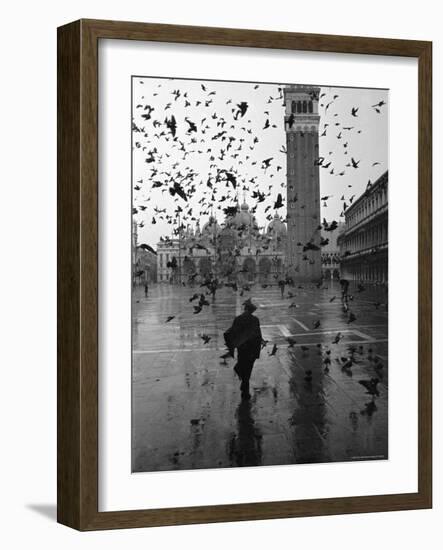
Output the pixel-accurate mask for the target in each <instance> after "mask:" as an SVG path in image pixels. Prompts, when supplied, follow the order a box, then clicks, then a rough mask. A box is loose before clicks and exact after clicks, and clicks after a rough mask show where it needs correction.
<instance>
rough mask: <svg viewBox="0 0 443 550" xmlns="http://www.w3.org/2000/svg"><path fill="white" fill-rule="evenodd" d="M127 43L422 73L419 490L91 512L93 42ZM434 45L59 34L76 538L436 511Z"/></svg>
mask: <svg viewBox="0 0 443 550" xmlns="http://www.w3.org/2000/svg"><path fill="white" fill-rule="evenodd" d="M100 39H124V40H140V41H160V42H172V43H183V44H206V45H223V46H240V47H249V48H273V49H283V50H304V51H311V52H336V53H346V54H371V55H380V56H405V57H414V58H417V59H418V67H419V75H418V88H419V108H418V112H419V120H418V135H419V144H418V151H419V165H418V183H419V199H418V214H419V251H418V254H419V261H418V265H419V305H418V307H419V335H418V336H419V349H418V369H419V373H418V374H419V376H418V404H419V414H418V438H419V440H418V491H417V492H416V493H409V494H385V495H376V496H358V497H345V498H323V499H314V500H294V501H281V502H254V503H248V504H230V505H217V506H196V507H185V508H166V509H147V510H135V511H133V510H131V511H124V510H122V511H117V512H99V511H98V477H99V476H98V298H97V296H98V267H97V263H98V221H97V212H98V183H97V182H98V124H97V116H98V41H99V40H100ZM431 78H432V44H431V42H423V41H415V40H393V39H382V38H364V37H351V36H332V35H313V34H298V33H287V32H269V31H258V30H240V29H225V28H207V27H190V26H176V25H158V24H147V23H133V22H118V21H99V20H80V21H76V22H73V23H70V24H68V25H65V26H62V27H60V28H59V29H58V175H57V177H58V432H57V434H58V454H57V464H58V481H57V487H58V521H59V522H60V523H62V524H65V525H68V526H70V527H73V528H75V529H79V530H82V531H86V530H96V529H113V528H133V527H147V526H160V525H178V524H191V523H209V522H224V521H240V520H255V519H273V518H289V517H300V516H318V515H331V514H345V513H364V512H376V511H390V510H408V509H419V508H430V507H431V506H432V418H431V410H432V402H431V398H432V391H431V388H432V374H431V344H432V342H431V329H432V327H431V317H432V306H431V300H432V289H431V284H432V279H431V278H432V275H431V273H432V223H431V222H432V220H431V206H432V189H431V184H432V181H431V180H432V172H431V171H432V103H431V101H432V80H431Z"/></svg>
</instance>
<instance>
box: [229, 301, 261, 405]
mask: <svg viewBox="0 0 443 550" xmlns="http://www.w3.org/2000/svg"><path fill="white" fill-rule="evenodd" d="M243 306H244V312H243V313H242V314H241V315H238V317H236V318H235V319H234V322H233V323H232V326H231V327H230V328H229V329H228V330H227V331H226V332H225V334H224V337H225V342H226V346H227V348H228V350H229V351H230V353H231V355H232V357H234V351H235V349H236V348H237V364H236V365H235V366H234V371H235V373H236V374H237V376H238V377H239V378H240V380H241V384H240V390H241V396H242V399H249V398H250V397H251V396H250V393H249V379H250V377H251V373H252V368H253V367H254V362H255V360H256V359H258V358H259V357H260V351H261V345H262V334H261V330H260V321H259V320H258V318H257V317H255V315H252V314H253V312H254V311H255V310H256V309H257V307H256V306H255V305H254V304H253V303H252V302H251V299H250V298H249V299H248V300H246V301H245V302H244V303H243Z"/></svg>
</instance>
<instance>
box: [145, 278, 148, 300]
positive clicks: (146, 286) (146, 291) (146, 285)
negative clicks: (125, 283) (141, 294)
mask: <svg viewBox="0 0 443 550" xmlns="http://www.w3.org/2000/svg"><path fill="white" fill-rule="evenodd" d="M148 290H149V288H148V281H146V282H145V298H147V297H148Z"/></svg>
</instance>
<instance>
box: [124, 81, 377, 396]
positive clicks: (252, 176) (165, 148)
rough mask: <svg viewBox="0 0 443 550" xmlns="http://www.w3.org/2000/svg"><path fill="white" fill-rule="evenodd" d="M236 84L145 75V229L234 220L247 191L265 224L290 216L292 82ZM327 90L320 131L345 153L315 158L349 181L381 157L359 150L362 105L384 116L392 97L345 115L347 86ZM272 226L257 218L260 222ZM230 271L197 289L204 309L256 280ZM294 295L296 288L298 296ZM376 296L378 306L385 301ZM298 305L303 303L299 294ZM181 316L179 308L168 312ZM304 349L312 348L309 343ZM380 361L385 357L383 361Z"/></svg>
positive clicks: (369, 386)
mask: <svg viewBox="0 0 443 550" xmlns="http://www.w3.org/2000/svg"><path fill="white" fill-rule="evenodd" d="M235 86H236V84H231V86H228V85H227V83H214V82H195V81H192V82H189V81H177V80H174V79H164V80H161V81H159V80H157V79H155V80H151V79H142V80H138V81H137V90H138V92H137V95H136V97H135V101H134V105H133V118H132V145H133V155H134V157H133V158H134V166H135V170H134V186H133V211H132V213H133V217H134V219H135V220H136V222H137V224H138V227H139V228H140V229H142V228H143V227H145V226H146V228H148V227H150V228H151V229H152V228H153V227H154V226H155V225H157V224H161V225H162V226H165V227H169V231H168V232H166V233H165V234H162V235H161V236H160V241H163V242H165V243H168V242H170V241H171V240H172V239H173V238H177V236H178V235H179V234H180V233H181V232H182V231H184V230H185V229H186V227H187V224H193V223H196V222H198V221H200V220H201V219H202V218H203V219H204V218H205V217H208V216H210V215H212V216H213V217H214V218H217V217H220V216H221V215H222V214H223V217H224V218H225V219H226V220H227V223H229V219H230V218H233V217H234V216H235V214H236V213H237V212H238V209H239V206H238V204H239V194H240V193H247V194H248V195H249V196H250V197H251V198H252V200H254V204H253V206H252V207H251V209H250V212H251V214H253V215H257V219H259V220H262V222H263V224H266V223H267V222H269V221H271V220H272V218H273V217H274V215H275V213H276V212H277V213H278V214H279V217H281V219H283V220H284V221H288V217H287V214H283V212H284V207H285V199H284V197H285V195H286V191H285V188H286V153H287V151H286V146H285V132H284V129H283V120H284V115H285V105H284V96H283V86H276V85H272V86H271V85H262V84H250V85H249V87H248V93H247V96H246V97H244V99H243V100H238V99H237V98H235V99H234V96H235V93H233V92H234V90H235ZM244 86H245V85H243V88H242V89H243V90H244V89H245V88H244ZM323 90H324V89H322V92H321V93H320V94H319V97H318V98H317V99H318V101H319V112H320V116H321V122H320V131H319V136H320V140H321V139H322V138H324V137H326V136H327V135H328V134H333V135H334V136H335V141H336V143H337V147H338V150H339V152H340V155H339V154H338V150H337V147H336V148H332V150H330V151H327V152H325V153H323V155H322V156H319V157H318V159H316V161H315V162H316V164H317V165H318V166H319V167H320V170H321V171H322V170H324V171H325V172H326V171H327V173H328V176H329V177H336V178H337V181H338V182H339V181H340V178H342V177H343V176H344V175H345V174H346V173H347V171H355V172H356V173H357V171H358V170H359V168H360V167H361V165H362V164H363V163H365V164H366V165H368V164H369V166H372V167H376V166H378V165H379V164H380V162H379V161H378V160H375V159H370V160H368V159H362V158H355V155H354V154H353V153H352V141H353V136H354V135H358V134H361V133H362V132H364V128H361V127H360V126H359V116H360V113H361V111H362V110H363V109H365V110H366V111H368V110H369V111H372V112H373V113H374V116H379V115H380V114H381V113H382V111H383V109H385V107H386V102H385V100H384V99H381V100H379V101H377V102H376V103H373V104H368V105H359V106H352V107H351V109H350V112H349V113H346V117H345V116H344V114H343V113H340V112H339V109H338V108H337V102H338V100H339V97H340V94H339V93H337V89H336V88H334V89H330V90H329V91H328V89H326V91H323ZM349 117H350V118H351V119H352V120H353V124H347V123H346V124H345V123H342V122H341V118H343V119H344V120H345V119H346V120H349ZM335 158H337V160H335ZM370 186H371V180H369V181H368V182H367V189H368V188H369V187H370ZM349 188H352V184H348V185H347V188H346V189H345V190H344V192H341V193H338V194H337V196H336V200H337V199H338V195H340V202H341V212H340V216H341V217H343V216H344V213H345V211H346V209H347V208H348V207H349V205H350V204H352V202H353V200H354V198H355V193H353V192H352V191H350V190H349ZM332 198H333V195H331V194H328V195H324V196H322V197H321V201H322V208H327V207H328V201H330V200H331V199H332ZM301 200H302V199H301ZM280 211H281V212H282V214H280ZM337 226H338V221H337V220H336V219H332V220H327V219H326V218H325V217H324V218H323V221H322V223H321V225H320V226H319V229H323V230H326V231H333V230H334V229H336V228H337ZM262 229H263V227H259V226H258V227H257V228H256V230H257V232H260V231H261V230H262ZM235 230H236V231H237V232H238V241H239V242H241V240H242V237H243V236H244V234H246V232H247V231H250V228H249V227H242V226H240V227H239V226H235ZM145 231H146V230H145ZM271 238H272V237H266V236H263V237H262V244H261V246H262V249H266V247H268V246H269V244H270V243H269V239H271ZM328 242H329V241H328V239H322V240H321V242H320V247H321V246H324V245H326V244H328ZM298 244H299V245H300V246H302V247H303V248H302V250H303V252H304V253H305V255H304V256H303V259H304V260H306V261H309V251H311V250H318V249H319V246H318V244H316V243H314V242H313V240H311V241H309V242H306V243H298ZM190 246H191V248H192V247H193V246H195V247H198V248H204V246H202V244H201V243H200V242H199V240H198V239H197V238H194V242H193V241H192V237H191V243H190ZM258 252H260V248H259V249H258ZM207 253H208V254H209V253H210V251H209V250H207ZM236 254H239V250H234V251H233V255H234V256H235V255H236ZM170 267H173V266H170ZM225 275H226V280H223V281H220V280H217V281H215V280H214V279H213V278H211V277H208V278H207V280H205V281H203V283H202V284H201V287H203V288H205V289H204V290H202V291H201V292H198V293H195V294H194V295H193V296H192V297H191V299H190V302H191V305H192V307H193V313H194V314H198V313H200V312H201V311H202V310H203V308H204V307H209V306H210V302H209V301H208V299H207V295H208V294H212V295H213V296H215V292H216V288H217V287H218V286H221V285H224V286H230V287H231V288H232V290H233V291H234V292H240V294H243V293H244V292H245V291H248V290H250V287H249V284H244V285H239V284H237V283H236V282H232V278H231V277H230V276H231V275H232V273H226V274H225ZM196 276H197V273H195V274H191V275H189V277H188V281H186V282H183V283H182V284H183V285H186V284H189V285H194V283H195V278H196ZM228 279H229V280H228ZM276 282H277V281H276ZM290 283H291V281H290V280H288V279H287V280H285V281H284V284H290ZM320 285H321V283H320ZM263 286H264V287H266V286H267V285H263ZM291 295H293V294H292V293H291V292H289V293H288V297H289V298H291ZM334 298H335V297H334ZM334 298H332V299H331V301H332V300H333V299H334ZM375 306H376V307H377V308H378V307H379V304H375ZM288 307H290V308H291V307H297V306H296V304H295V302H291V303H290V305H289V306H288ZM174 318H175V316H174V315H171V316H169V317H167V319H166V322H167V323H169V322H171V321H172V320H173V319H174ZM355 320H356V317H355V315H354V314H353V313H352V312H348V323H352V322H354V321H355ZM319 327H320V321H317V326H314V329H315V328H319ZM201 338H202V340H203V342H204V343H205V344H207V343H208V342H209V341H210V339H211V337H210V336H208V335H206V334H202V335H201ZM337 339H338V340H337ZM335 340H337V341H334V342H333V343H335V344H336V343H338V342H339V340H340V334H339V335H337V337H336V339H335ZM266 344H267V343H266ZM293 345H294V343H293V342H292V340H288V346H289V347H293ZM301 349H302V351H303V353H308V349H306V350H305V349H303V347H302V348H301ZM277 350H278V346H277V344H274V345H273V347H272V350H271V352H270V355H275V354H276V353H277ZM329 356H330V350H329V351H326V356H325V358H324V361H323V363H324V369H325V371H327V370H328V369H329V365H330V362H331V359H330V357H329ZM224 359H226V357H225V358H224ZM339 361H340V362H341V363H342V368H343V369H344V370H345V371H347V370H350V369H351V368H352V365H353V364H354V363H356V362H357V359H356V350H352V349H351V351H350V355H349V356H347V357H346V358H339ZM378 368H379V369H380V368H382V366H381V365H380V364H378ZM310 377H312V372H310V371H307V372H306V380H307V381H309V378H310ZM378 380H379V379H378V378H373V379H371V380H369V381H361V384H362V385H363V386H364V387H365V388H366V390H367V393H369V394H371V395H372V396H373V397H374V396H376V395H377V394H378V391H377V384H378Z"/></svg>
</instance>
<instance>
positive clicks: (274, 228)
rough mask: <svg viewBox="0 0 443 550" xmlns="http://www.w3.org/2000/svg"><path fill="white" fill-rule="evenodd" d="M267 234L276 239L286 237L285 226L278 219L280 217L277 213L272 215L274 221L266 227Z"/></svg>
mask: <svg viewBox="0 0 443 550" xmlns="http://www.w3.org/2000/svg"><path fill="white" fill-rule="evenodd" d="M268 234H273V235H275V236H276V237H285V236H286V225H285V224H284V222H283V221H282V220H281V219H280V216H279V215H278V214H277V212H276V213H275V215H274V219H273V220H272V222H271V223H270V224H269V225H268Z"/></svg>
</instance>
